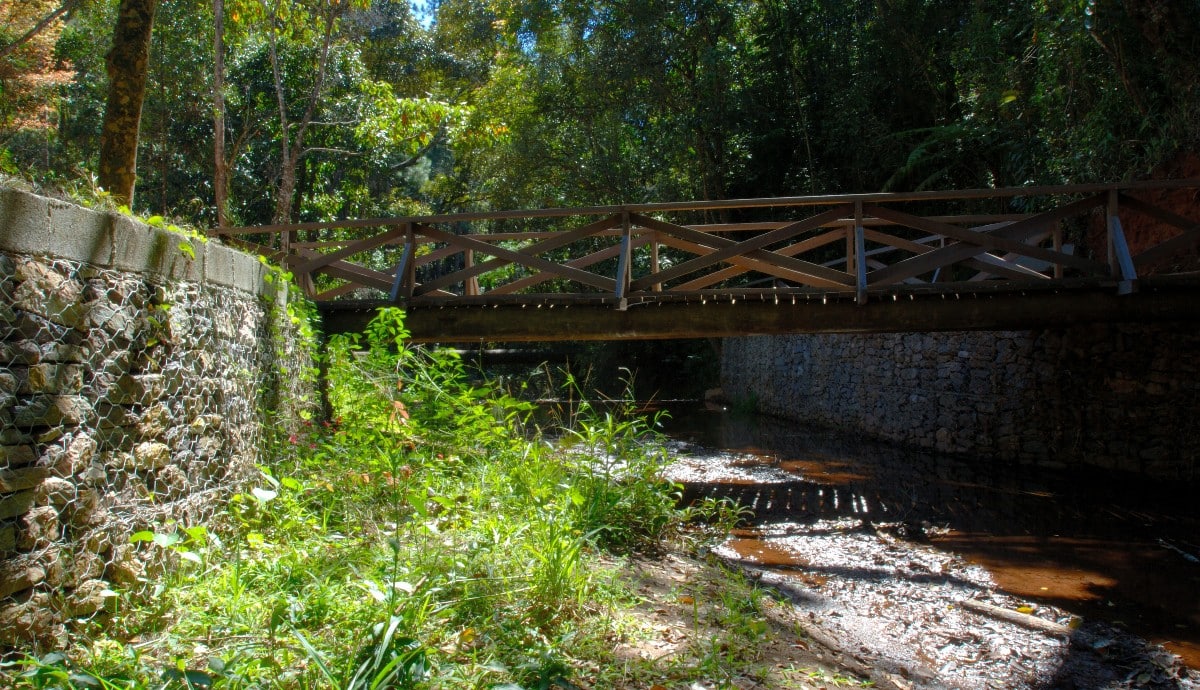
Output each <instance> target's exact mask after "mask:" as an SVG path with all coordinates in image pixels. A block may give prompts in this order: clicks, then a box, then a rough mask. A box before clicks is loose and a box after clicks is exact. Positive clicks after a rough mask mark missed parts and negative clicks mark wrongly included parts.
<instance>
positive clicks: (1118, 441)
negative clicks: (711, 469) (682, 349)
mask: <svg viewBox="0 0 1200 690" xmlns="http://www.w3.org/2000/svg"><path fill="white" fill-rule="evenodd" d="M1197 353H1200V325H1198V324H1195V323H1179V324H1156V325H1129V324H1120V325H1113V324H1097V325H1093V326H1087V327H1075V328H1068V329H1052V330H1043V331H1034V332H1030V331H1020V332H999V333H998V332H955V333H913V334H879V335H822V336H778V337H776V336H772V337H754V338H733V339H728V340H726V341H725V343H724V347H723V354H722V366H721V383H722V388H723V389H724V392H725V394H726V395H727V396H729V397H730V398H732V399H734V400H745V401H754V404H755V406H756V407H757V408H758V409H759V410H760V411H762V412H765V413H767V414H771V415H776V416H780V417H785V418H788V419H795V420H799V421H803V422H809V423H814V424H818V425H827V426H835V427H839V428H844V429H848V430H852V431H858V432H862V433H865V434H868V435H870V436H873V437H877V438H881V439H886V440H890V441H896V442H899V443H903V444H906V445H912V446H917V447H921V448H927V449H934V450H938V451H944V452H953V453H967V454H972V455H976V456H979V457H980V458H981V459H997V460H1005V461H1017V462H1025V463H1036V464H1040V465H1044V466H1048V467H1065V466H1072V465H1079V466H1083V465H1094V466H1100V467H1105V468H1110V469H1116V470H1123V471H1130V472H1136V473H1140V474H1144V475H1147V476H1152V477H1158V478H1167V479H1186V480H1196V479H1200V466H1198V464H1197V463H1198V461H1197V458H1200V425H1197V423H1196V419H1197V416H1198V415H1200V357H1197Z"/></svg>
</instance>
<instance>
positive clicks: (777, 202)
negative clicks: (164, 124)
mask: <svg viewBox="0 0 1200 690" xmlns="http://www.w3.org/2000/svg"><path fill="white" fill-rule="evenodd" d="M1191 187H1200V178H1189V179H1185V180H1146V181H1138V182H1109V183H1096V184H1075V185H1046V186H1039V187H1000V188H995V189H963V190H948V191H926V192H871V193H863V194H819V195H811V196H792V197H772V198H753V199H725V200H712V201H683V202H663V203H647V204H622V205H617V206H582V207H577V208H543V209H528V210H520V211H479V212H470V213H448V214H442V215H426V216H403V217H394V218H366V219H358V220H336V221H320V222H312V223H285V224H280V225H263V226H258V227H242V228H220V229H215V230H213V231H212V234H213V235H247V234H254V233H277V232H296V231H300V230H324V229H328V228H365V227H391V226H397V225H403V224H404V223H425V224H439V223H459V222H471V221H483V220H517V219H533V218H566V217H571V216H599V215H614V214H620V213H633V214H645V213H676V212H684V211H718V210H733V209H751V208H790V207H804V206H830V205H835V204H853V203H854V202H856V201H861V202H863V203H864V204H870V203H910V202H916V201H956V200H973V199H992V198H994V199H1009V198H1014V197H1025V196H1028V197H1040V196H1062V195H1082V194H1086V195H1094V194H1107V193H1108V192H1110V191H1117V192H1134V191H1150V190H1164V189H1183V188H1191Z"/></svg>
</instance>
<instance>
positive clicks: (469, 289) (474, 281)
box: [463, 249, 479, 297]
mask: <svg viewBox="0 0 1200 690" xmlns="http://www.w3.org/2000/svg"><path fill="white" fill-rule="evenodd" d="M464 254H465V258H464V259H463V263H464V266H463V268H467V269H471V268H475V250H474V249H467V250H464ZM463 292H464V293H466V295H467V296H468V297H475V296H477V295H478V294H479V276H471V277H470V278H467V282H466V283H465V284H464V285H463Z"/></svg>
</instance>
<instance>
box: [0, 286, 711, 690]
mask: <svg viewBox="0 0 1200 690" xmlns="http://www.w3.org/2000/svg"><path fill="white" fill-rule="evenodd" d="M406 336H407V333H406V332H405V330H404V325H403V320H402V315H401V314H400V312H398V311H394V310H385V311H383V312H381V314H380V316H379V317H378V318H377V319H376V320H375V321H374V322H373V323H372V324H371V326H370V327H369V330H368V332H367V333H366V334H365V338H364V339H362V341H361V342H360V339H359V338H357V337H341V336H339V337H336V338H333V339H332V341H331V342H330V344H329V354H328V356H329V358H330V360H329V367H328V371H329V377H330V381H329V384H330V386H329V395H330V402H331V404H332V408H333V411H334V418H333V419H332V420H330V421H327V422H323V423H310V424H308V425H307V426H306V427H304V429H303V431H302V432H301V433H295V434H287V435H284V432H275V434H274V437H273V440H272V441H271V443H272V444H273V448H272V449H271V451H272V452H271V453H269V454H268V455H269V456H270V457H273V458H274V460H273V461H272V463H271V464H270V466H264V467H262V468H261V476H260V477H259V480H258V481H257V482H256V483H254V484H253V485H252V486H251V488H250V489H249V490H247V491H245V492H244V493H240V494H237V495H235V496H233V497H232V499H231V500H230V501H229V503H228V506H227V508H226V509H224V510H223V512H222V513H221V515H220V517H219V518H217V519H215V520H213V521H212V523H211V524H208V525H181V526H179V527H178V528H177V529H175V530H173V531H170V532H169V533H165V534H153V533H140V534H137V535H134V541H135V542H137V545H138V548H142V549H149V550H157V551H158V552H161V553H160V555H161V556H162V557H163V559H164V560H165V561H167V562H169V563H170V567H167V568H166V569H164V570H163V574H162V575H161V576H159V577H157V578H155V579H153V580H147V581H145V582H143V583H141V586H139V587H135V588H131V589H128V590H123V591H118V592H115V593H114V594H115V596H113V597H111V598H110V599H109V602H110V606H109V608H108V610H106V611H104V612H102V613H101V614H98V615H97V616H96V617H95V618H94V619H90V620H79V621H74V624H75V625H76V628H77V635H76V640H77V644H76V647H75V648H73V649H70V650H68V651H66V652H65V653H57V652H56V653H52V654H49V655H43V656H41V657H35V656H33V655H28V656H26V657H24V658H21V659H18V660H15V661H10V662H8V663H6V664H5V665H4V667H3V669H0V681H4V682H5V683H7V685H6V686H13V687H17V688H72V687H73V688H167V687H171V688H176V687H177V688H339V689H346V690H350V689H354V690H357V689H365V688H502V689H505V690H512V689H514V688H523V689H532V688H553V687H558V688H574V687H578V686H577V685H575V684H574V683H573V681H572V680H571V678H572V677H573V676H575V675H576V674H579V673H582V672H583V671H582V670H583V669H591V670H590V671H588V673H590V674H592V676H593V680H594V677H595V676H599V677H600V678H603V676H604V674H605V673H606V671H604V670H603V669H605V668H606V665H607V664H608V662H609V659H608V657H607V656H606V655H609V654H611V650H612V648H613V639H614V636H616V635H617V634H618V633H617V629H618V628H619V627H620V626H621V625H622V623H621V611H622V609H623V607H625V606H627V605H628V604H629V603H630V602H631V596H632V595H631V594H629V593H628V592H626V591H625V590H624V589H623V588H622V587H621V586H620V585H618V584H616V583H617V581H618V579H617V578H616V577H614V575H613V573H612V572H605V571H604V569H603V568H601V567H599V566H597V565H596V563H597V562H599V561H607V562H613V559H612V558H610V557H607V556H606V557H605V558H604V559H597V558H592V557H590V556H592V555H596V554H597V552H598V551H601V550H603V551H607V552H609V553H611V554H618V555H619V554H628V553H632V552H638V551H647V550H652V549H654V548H655V547H656V546H657V545H658V544H660V543H661V541H662V540H663V539H665V538H667V537H669V536H670V535H671V533H672V532H673V531H674V530H676V529H678V528H679V527H680V526H681V525H682V524H683V522H684V521H685V520H687V519H688V517H689V515H688V514H687V513H686V512H683V511H681V510H679V509H678V508H677V507H676V501H677V498H678V496H677V488H676V487H673V486H672V485H670V484H668V483H666V482H664V481H663V480H662V479H661V478H660V470H661V469H662V463H663V461H664V460H663V454H662V453H661V452H660V451H659V450H657V446H656V443H655V440H654V437H653V434H652V433H651V424H650V423H649V422H647V421H645V420H642V419H640V418H637V417H634V416H629V415H626V414H623V413H622V412H621V411H611V410H598V409H591V408H589V407H587V406H586V405H585V406H583V407H582V408H580V409H577V410H575V411H574V414H573V422H574V424H573V426H572V427H571V428H569V429H565V430H562V429H559V430H550V429H541V428H538V427H537V426H535V425H534V423H533V422H532V421H531V420H533V419H534V416H533V414H532V412H533V408H532V406H531V405H530V404H529V403H526V402H522V401H519V400H517V399H515V398H513V397H511V396H509V395H507V394H505V393H503V392H502V391H500V390H498V389H496V388H495V387H493V386H491V385H489V384H480V383H478V382H471V380H470V378H469V377H468V376H466V375H465V373H464V371H463V366H462V364H461V362H460V361H459V359H458V358H457V356H456V355H455V354H454V353H452V352H446V351H436V350H435V351H429V350H418V349H410V348H409V347H407V346H406V343H405V338H406ZM280 428H283V425H280ZM268 435H270V434H268ZM619 561H620V558H619V557H618V558H617V559H616V562H619ZM622 673H626V674H629V673H637V671H636V670H634V671H630V670H629V669H625V670H623V671H622ZM596 682H597V683H598V685H597V686H596V687H605V685H604V682H603V680H600V681H596Z"/></svg>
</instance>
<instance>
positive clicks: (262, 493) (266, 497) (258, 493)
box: [250, 486, 279, 503]
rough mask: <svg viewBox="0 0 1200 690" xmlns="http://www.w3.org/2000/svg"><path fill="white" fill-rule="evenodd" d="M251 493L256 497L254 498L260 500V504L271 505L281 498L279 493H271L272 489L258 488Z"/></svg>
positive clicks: (251, 490)
mask: <svg viewBox="0 0 1200 690" xmlns="http://www.w3.org/2000/svg"><path fill="white" fill-rule="evenodd" d="M250 493H251V494H253V495H254V498H256V499H258V502H259V503H270V502H271V501H273V500H275V498H276V497H278V496H279V494H278V493H276V492H274V491H271V490H270V489H263V488H261V487H257V486H256V487H254V488H253V489H250Z"/></svg>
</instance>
